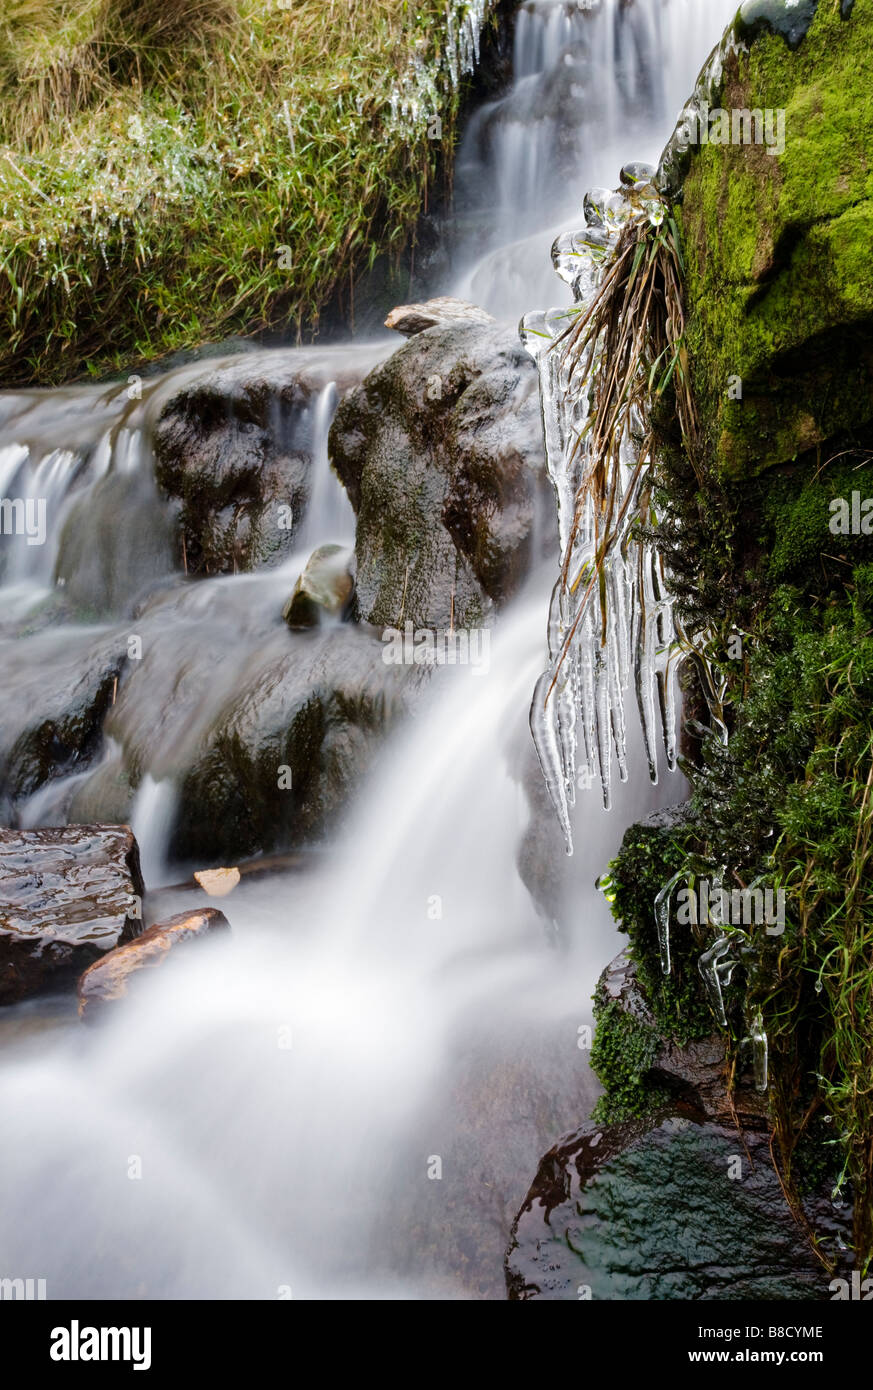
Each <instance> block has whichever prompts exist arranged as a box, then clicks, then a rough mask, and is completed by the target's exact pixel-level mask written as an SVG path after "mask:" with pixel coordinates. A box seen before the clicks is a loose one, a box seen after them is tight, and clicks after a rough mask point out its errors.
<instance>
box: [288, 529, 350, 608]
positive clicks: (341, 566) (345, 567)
mask: <svg viewBox="0 0 873 1390" xmlns="http://www.w3.org/2000/svg"><path fill="white" fill-rule="evenodd" d="M354 560H355V557H354V552H352V551H350V550H347V549H346V547H345V546H342V545H320V546H319V547H318V549H317V550H314V551H313V552H312V554H311V555H310V557H309V559H308V560H307V561H306V565H305V567H304V570H303V573H302V574H301V576H300V578H299V579H298V581H297V583H296V584H295V586H294V592H293V593H292V595H291V597H290V598H289V600H288V602H287V603H286V604H285V607H284V608H283V610H282V617H283V618H284V619H285V622H286V623H287V624H288V626H289V627H292V628H294V627H317V626H318V624H319V622H320V621H321V619H322V617H323V616H327V617H333V618H341V617H342V616H343V615H344V614H345V613H347V612H348V610H349V608H350V605H351V602H352V598H353V595H354V592H355V581H354V577H353V575H352V570H353V568H354Z"/></svg>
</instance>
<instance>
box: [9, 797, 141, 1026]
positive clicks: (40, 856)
mask: <svg viewBox="0 0 873 1390" xmlns="http://www.w3.org/2000/svg"><path fill="white" fill-rule="evenodd" d="M143 893H144V888H143V881H142V874H141V872H140V866H139V852H138V849H137V845H136V841H135V840H134V837H133V835H132V834H131V832H130V830H129V829H128V828H127V826H106V825H89V826H70V827H66V828H63V829H57V830H6V829H0V1004H14V1003H16V1002H17V1001H18V1000H20V999H24V998H26V997H27V996H28V995H31V994H35V993H37V992H38V991H40V990H42V989H46V988H51V987H52V986H55V985H57V984H59V983H61V982H63V981H64V980H65V979H66V977H68V976H69V975H70V974H71V973H75V974H79V973H80V972H81V971H82V970H83V969H84V968H85V967H86V966H87V965H89V964H90V963H91V962H92V961H94V960H95V959H97V958H99V957H100V956H102V955H103V954H105V953H106V952H107V951H110V950H112V949H113V948H114V947H115V946H117V945H118V944H119V943H122V942H130V941H132V940H133V939H134V938H135V937H136V936H137V935H138V934H139V932H140V931H141V929H142V921H141V912H140V904H141V901H142V896H143ZM137 900H139V901H137Z"/></svg>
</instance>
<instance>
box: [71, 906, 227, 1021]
mask: <svg viewBox="0 0 873 1390" xmlns="http://www.w3.org/2000/svg"><path fill="white" fill-rule="evenodd" d="M229 929H230V923H229V922H228V920H227V918H226V917H225V915H224V913H223V912H219V911H218V909H217V908H214V907H207V908H200V909H196V910H194V911H192V912H180V913H177V914H176V916H174V917H169V918H168V919H167V921H166V922H156V923H155V925H154V926H151V927H149V928H148V929H147V930H146V931H144V932H143V933H142V934H141V935H140V936H138V937H137V938H136V940H135V941H128V942H126V943H125V944H124V945H121V946H116V947H115V949H114V950H112V951H108V952H107V953H106V955H105V956H103V957H102V959H101V960H97V961H95V962H94V964H93V965H90V966H89V967H88V969H87V970H86V971H85V973H84V974H83V975H82V977H81V979H80V980H79V985H78V995H79V1017H80V1018H81V1019H82V1020H84V1021H85V1022H87V1023H92V1022H94V1021H95V1019H98V1018H101V1017H103V1015H104V1014H105V1013H106V1012H107V1011H108V1010H111V1009H112V1007H113V1006H114V1005H116V1004H118V1003H119V1002H120V1001H122V1000H124V999H126V998H127V997H128V995H129V993H130V990H131V988H132V987H134V985H135V981H136V980H137V978H138V977H141V975H142V972H143V971H146V970H155V969H157V968H158V967H160V966H162V965H164V964H165V963H166V961H167V960H168V959H169V957H170V955H171V953H172V954H175V952H176V950H177V949H178V947H179V946H182V945H187V944H189V943H191V942H192V941H196V940H198V938H200V937H203V936H208V935H211V934H212V933H213V932H215V931H222V930H224V931H227V930H229Z"/></svg>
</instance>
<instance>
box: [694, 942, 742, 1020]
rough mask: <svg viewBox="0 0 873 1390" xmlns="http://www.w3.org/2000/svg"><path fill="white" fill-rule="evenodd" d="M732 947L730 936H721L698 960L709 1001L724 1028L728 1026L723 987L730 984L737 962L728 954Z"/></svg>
mask: <svg viewBox="0 0 873 1390" xmlns="http://www.w3.org/2000/svg"><path fill="white" fill-rule="evenodd" d="M730 949H731V939H730V937H729V936H720V937H719V938H718V939H717V940H716V941H714V942H713V944H712V945H711V946H710V947H709V949H708V950H707V951H704V952H703V955H702V956H701V957H700V959H699V960H698V962H697V968H698V969H699V971H700V974H701V975H702V977H703V983H704V984H705V985H706V990H707V993H708V994H709V1002H710V1003H711V1005H712V1009H713V1012H714V1014H715V1016H716V1018H717V1019H718V1021H719V1023H720V1024H721V1026H722V1028H727V1015H726V1013H725V1007H724V995H723V993H722V988H723V986H726V985H729V984H730V982H731V976H732V975H733V973H734V967H735V966H736V963H737V962H736V960H734V959H733V957H731V956H729V955H728V952H729V951H730Z"/></svg>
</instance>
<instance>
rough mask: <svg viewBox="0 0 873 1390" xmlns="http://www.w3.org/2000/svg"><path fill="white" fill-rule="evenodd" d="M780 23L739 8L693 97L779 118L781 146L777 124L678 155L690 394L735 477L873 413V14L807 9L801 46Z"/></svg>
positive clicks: (713, 454) (861, 4)
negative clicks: (761, 138)
mask: <svg viewBox="0 0 873 1390" xmlns="http://www.w3.org/2000/svg"><path fill="white" fill-rule="evenodd" d="M783 11H784V5H779V4H768V5H764V6H762V5H761V4H759V3H757V0H755V4H747V5H745V6H744V7H743V10H742V11H741V13H740V16H739V17H738V19H737V21H735V25H734V26H732V28H731V29H730V30H729V31H728V33H727V35H726V36H725V39H724V40H723V41H722V45H721V49H720V56H719V61H717V62H716V63H715V65H710V67H709V69H707V70H706V73H705V75H704V78H703V79H702V81H701V84H700V86H699V87H698V93H697V95H698V99H704V100H707V101H708V102H709V106H710V109H711V110H714V109H716V108H721V109H723V110H726V111H728V112H736V111H741V110H746V111H751V112H754V111H756V110H760V111H763V112H767V111H772V112H777V113H778V112H779V111H784V122H785V123H784V148H783V149H781V150H780V148H779V147H780V145H781V144H782V143H783V142H782V141H781V140H780V139H779V138H778V128H779V127H778V120H776V121H775V122H774V125H773V126H772V127H771V135H772V136H773V137H774V138H773V140H772V141H771V147H770V148H768V147H767V146H766V144H764V143H751V142H750V143H740V144H712V143H707V144H703V143H699V144H692V145H691V147H690V149H689V150H688V151H687V152H686V154H685V156H684V157H683V162H684V165H685V172H684V177H683V179H682V186H681V193H680V194H679V196H680V199H681V207H680V208H679V209H678V212H679V220H680V223H681V229H682V233H683V238H684V245H685V251H686V257H687V304H688V310H689V322H688V346H689V351H690V357H691V364H692V365H691V372H692V381H693V385H694V388H695V392H696V395H697V398H698V402H699V405H700V411H701V417H702V419H703V421H704V433H705V439H704V446H705V451H706V455H707V461H708V463H709V465H710V466H711V467H713V468H714V469H715V470H716V471H717V472H718V473H719V474H720V475H721V476H723V477H731V478H740V477H747V476H750V475H753V474H756V473H759V472H762V471H763V470H765V469H767V468H770V467H772V466H773V465H774V464H778V463H781V462H785V461H787V460H790V459H793V458H794V457H796V456H797V455H798V454H800V453H802V452H803V451H805V450H807V449H810V448H813V447H814V446H816V445H818V444H820V443H822V442H823V441H825V440H827V439H829V438H831V437H832V436H834V435H835V434H837V433H838V432H840V431H845V430H851V429H853V428H855V427H858V426H860V425H863V424H864V423H866V421H868V420H869V419H870V417H871V414H873V411H871V404H870V401H871V392H873V277H871V275H870V273H869V267H870V261H871V252H873V162H871V153H870V151H871V149H873V105H871V103H870V100H869V92H870V89H871V85H873V0H857V3H856V4H855V5H854V6H853V7H851V8H848V7H846V6H843V7H842V13H841V9H840V7H837V6H835V5H832V4H827V3H820V4H818V6H817V7H815V6H812V7H810V6H809V5H807V6H806V7H805V9H804V22H805V24H806V25H808V27H807V28H806V30H805V32H802V31H803V27H804V26H803V25H800V26H799V27H798V26H797V25H793V26H789V28H790V33H788V32H780V29H783V30H784V29H785V26H784V25H782V24H781V22H780V15H781V16H782V17H783V18H784V17H785V16H786V15H787V14H788V12H787V11H785V13H784V14H783ZM797 13H798V12H797V8H796V7H794V9H793V10H792V12H791V14H792V15H793V16H796V15H797ZM844 16H845V17H844ZM788 17H789V18H790V17H791V16H788ZM673 163H674V165H675V160H673ZM668 166H670V160H669V159H668V160H665V161H664V162H663V163H662V171H663V170H665V169H666V168H668ZM668 181H669V180H668ZM737 378H739V379H740V381H741V383H742V385H741V390H742V397H741V398H739V399H737V398H735V397H736V395H737V384H736V379H737Z"/></svg>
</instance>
